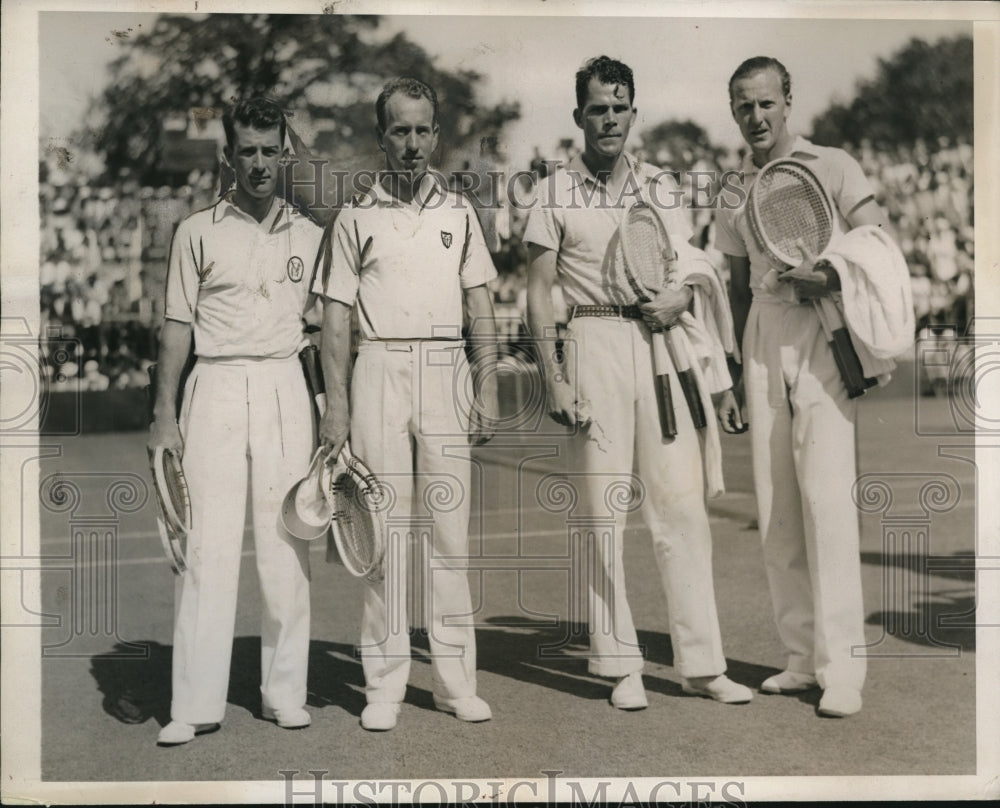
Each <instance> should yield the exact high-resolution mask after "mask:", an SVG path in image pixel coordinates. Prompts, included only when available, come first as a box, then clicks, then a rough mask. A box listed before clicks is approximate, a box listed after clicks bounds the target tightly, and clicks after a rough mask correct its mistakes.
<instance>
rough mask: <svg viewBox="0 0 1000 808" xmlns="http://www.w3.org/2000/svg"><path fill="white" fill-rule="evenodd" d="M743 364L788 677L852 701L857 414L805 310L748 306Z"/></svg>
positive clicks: (858, 625)
mask: <svg viewBox="0 0 1000 808" xmlns="http://www.w3.org/2000/svg"><path fill="white" fill-rule="evenodd" d="M743 355H744V360H743V361H744V365H745V369H744V375H745V378H746V394H747V406H748V416H749V420H750V434H751V439H752V440H751V446H752V448H753V472H754V485H755V487H756V490H757V507H758V512H759V521H760V534H761V538H762V540H763V542H764V562H765V566H766V569H767V577H768V583H769V585H770V588H771V600H772V602H773V605H774V615H775V620H776V622H777V626H778V633H779V635H780V637H781V640H782V642H783V643H784V645H785V648H786V649H787V650H788V663H787V665H788V669H789V670H792V671H796V672H798V673H810V674H811V673H815V675H816V676H817V678H818V679H819V683H820V685H821V686H822V687H829V686H832V685H839V686H846V687H853V688H856V689H859V690H860V689H861V686H862V684H863V683H864V680H865V659H864V657H863V656H861V655H859V656H854V655H853V654H852V648H854V647H855V646H858V647H859V654H862V653H863V651H861V650H860V646H863V645H864V642H865V634H864V609H863V605H862V596H861V559H860V554H859V541H860V536H859V524H858V513H857V509H856V508H855V505H854V502H853V501H852V499H851V487H852V485H853V484H854V480H855V477H856V458H855V436H854V422H855V416H856V411H857V407H856V406H855V402H854V401H853V400H851V399H849V398H848V397H847V391H846V389H845V388H844V384H843V382H842V381H841V378H840V373H839V371H838V369H837V365H836V362H835V360H834V358H833V353H832V351H831V350H830V348H829V346H828V345H827V341H826V337H825V335H824V333H823V330H822V327H821V325H820V322H819V319H818V317H817V316H816V312H815V310H814V309H813V307H812V305H810V304H804V305H790V304H782V303H766V304H765V303H754V305H753V306H752V307H751V309H750V316H749V318H748V320H747V327H746V333H745V336H744V340H743Z"/></svg>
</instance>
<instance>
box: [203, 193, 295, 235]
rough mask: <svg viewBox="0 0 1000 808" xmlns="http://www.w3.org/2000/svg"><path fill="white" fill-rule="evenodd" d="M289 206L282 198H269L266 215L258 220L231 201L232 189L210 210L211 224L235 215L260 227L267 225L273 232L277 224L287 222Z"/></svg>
mask: <svg viewBox="0 0 1000 808" xmlns="http://www.w3.org/2000/svg"><path fill="white" fill-rule="evenodd" d="M289 208H290V206H289V205H288V204H287V203H286V202H285V200H284V199H282V198H281V197H279V196H275V197H274V199H273V200H271V208H270V209H269V210H268V212H267V215H266V216H265V217H264V219H263V221H260V222H258V221H257V220H256V219H255V218H254V217H253V216H251V215H250V214H249V213H247V212H246V211H245V210H243V209H241V208H240V207H238V206H237V205H236V204H235V203H234V202H233V191H230V192H229V193H228V194H226V195H225V196H224V197H222V199H220V200H219V201H218V202H217V203H216V205H215V209H214V210H213V211H212V224H216V223H218V222H221V221H222V220H223V219H225V218H226V217H227V216H235V217H236V218H238V219H246V220H247V221H250V222H253V223H254V224H255V225H258V226H260V227H267V228H268V232H269V233H273V232H274V231H275V230H276V229H277V228H278V227H279V226H282V225H284V224H287V223H288V221H289V219H290V216H291V210H289Z"/></svg>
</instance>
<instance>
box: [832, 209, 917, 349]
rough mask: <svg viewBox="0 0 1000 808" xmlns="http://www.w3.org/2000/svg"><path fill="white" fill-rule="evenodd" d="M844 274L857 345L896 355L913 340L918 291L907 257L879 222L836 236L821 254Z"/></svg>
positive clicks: (845, 299) (845, 302) (847, 307)
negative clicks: (913, 289) (914, 288)
mask: <svg viewBox="0 0 1000 808" xmlns="http://www.w3.org/2000/svg"><path fill="white" fill-rule="evenodd" d="M821 257H822V258H825V259H826V260H827V261H829V262H830V264H831V265H832V266H833V268H834V269H835V270H836V271H837V275H838V276H840V288H841V302H842V304H843V311H844V321H845V322H846V323H847V327H848V330H849V331H850V332H851V338H852V340H853V341H854V347H855V349H856V350H857V351H858V356H859V358H862V364H863V363H864V362H863V357H862V353H863V351H862V346H864V348H865V349H867V351H868V352H870V354H871V356H872V357H874V358H875V359H881V360H891V359H892V358H893V357H895V356H898V355H899V354H900V353H902V352H903V351H905V350H906V349H907V348H908V347H910V346H911V345H912V344H913V335H914V319H913V294H912V290H911V287H910V273H909V270H908V269H907V267H906V259H905V258H903V253H902V252H901V251H900V249H899V247H898V246H897V245H896V242H895V241H893V239H892V237H891V236H889V234H888V233H885V232H883V230H882V229H881V228H879V227H875V226H873V225H864V226H862V227H856V228H854V229H853V230H851V231H850V232H848V233H843V234H841V235H839V236H837V237H836V238H835V239H834V240H833V241H831V242H830V246H829V247H827V249H826V251H825V252H824V253H823V255H822V256H821Z"/></svg>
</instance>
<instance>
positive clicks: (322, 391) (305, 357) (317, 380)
mask: <svg viewBox="0 0 1000 808" xmlns="http://www.w3.org/2000/svg"><path fill="white" fill-rule="evenodd" d="M299 362H300V363H301V365H302V373H303V375H305V377H306V387H307V388H308V389H309V395H310V396H311V397H312V400H313V404H315V405H316V412H318V413H319V417H320V418H322V417H323V413H324V412H326V385H325V383H324V381H323V366H322V364H321V363H320V359H319V348H317V347H316V346H315V345H307V346H306V347H305V348H303V349H302V350H301V351H299Z"/></svg>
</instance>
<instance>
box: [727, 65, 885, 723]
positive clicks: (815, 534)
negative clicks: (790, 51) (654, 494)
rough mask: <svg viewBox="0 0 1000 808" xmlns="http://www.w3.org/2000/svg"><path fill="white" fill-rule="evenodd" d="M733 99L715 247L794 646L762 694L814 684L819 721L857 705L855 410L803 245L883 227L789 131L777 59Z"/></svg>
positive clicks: (815, 271)
mask: <svg viewBox="0 0 1000 808" xmlns="http://www.w3.org/2000/svg"><path fill="white" fill-rule="evenodd" d="M729 99H730V106H731V111H732V115H733V118H734V119H735V120H736V123H737V124H738V125H739V128H740V132H741V133H742V135H743V138H744V140H745V141H746V143H747V145H748V146H749V147H750V153H749V154H748V155H747V157H746V160H745V162H744V165H743V167H742V169H743V172H744V190H745V191H748V192H749V194H750V196H751V203H748V204H745V205H743V206H741V207H740V208H739V209H736V210H731V209H720V210H719V212H718V215H717V220H716V221H717V224H718V226H717V235H716V246H717V247H718V249H719V250H721V251H722V252H723V253H725V254H726V255H727V257H728V262H729V269H730V275H731V287H730V299H731V304H732V309H733V320H734V325H735V330H736V338H737V341H738V343H740V344H741V345H742V348H743V368H744V370H743V378H742V384H743V385H745V390H746V399H747V407H748V415H749V419H748V420H749V423H750V425H751V430H750V431H751V436H752V449H753V470H754V484H755V488H756V494H757V506H758V514H759V524H760V531H761V538H762V541H763V545H764V559H765V566H766V569H767V576H768V583H769V586H770V590H771V598H772V601H773V606H774V614H775V619H776V622H777V627H778V633H779V635H780V637H781V640H782V642H783V643H784V645H785V647H786V649H787V651H788V660H787V664H786V669H785V670H784V671H782V672H781V673H778V674H776V675H774V676H771V677H770V678H768V679H767V680H765V681H764V682H763V684H762V685H761V690H762V691H764V692H766V693H795V692H800V691H803V690H808V689H810V688H815V687H817V686H819V687H821V688H823V696H822V698H821V700H820V703H819V712H820V713H821V714H823V715H827V716H837V717H840V716H847V715H851V714H853V713H856V712H858V711H859V710H860V709H861V689H862V685H863V684H864V680H865V673H866V665H865V658H864V656H863V653H864V652H863V650H862V648H863V646H864V644H865V634H864V610H863V605H862V592H861V568H860V557H859V540H860V537H859V525H858V518H857V511H856V508H855V506H854V503H853V501H852V499H851V487H852V485H853V483H854V480H855V477H856V457H855V417H856V405H855V402H854V399H853V398H851V397H850V396H849V393H848V389H847V387H845V379H847V376H846V375H844V367H843V365H842V363H843V362H845V361H848V360H849V359H850V357H847V358H846V359H845V357H844V356H842V355H840V352H839V351H838V350H834V349H835V348H838V347H842V346H838V345H837V343H836V341H834V340H832V334H830V333H828V330H829V321H828V319H827V318H826V316H825V315H824V313H823V312H824V307H828V306H829V301H830V295H831V294H832V293H833V292H835V291H836V290H837V289H839V280H838V276H837V273H836V272H835V271H834V269H833V268H832V266H830V265H829V264H828V263H826V262H824V261H817V260H816V255H815V254H814V251H818V250H817V248H815V247H814V248H813V249H810V248H809V247H808V244H809V239H810V238H812V237H813V236H814V233H813V229H814V228H821V227H824V226H825V227H826V228H827V229H828V231H829V230H832V231H833V232H836V231H837V230H840V231H842V232H846V231H848V230H851V229H853V228H858V227H861V226H864V225H873V226H876V227H880V228H886V227H888V222H887V221H886V219H885V216H884V215H883V213H882V211H881V210H880V209H879V207H878V205H877V204H876V202H875V200H874V194H873V191H872V188H871V186H870V185H869V183H868V181H867V180H866V179H865V177H864V174H863V173H862V171H861V167H860V166H859V165H858V164H857V163H856V162H855V161H854V160H853V158H851V157H850V156H849V155H848V154H847V153H846V152H844V151H842V150H840V149H833V148H825V147H821V146H816V145H814V144H813V143H810V142H809V141H808V140H806V139H804V138H802V137H796V136H794V135H793V134H792V133H791V132H789V130H788V128H787V119H788V115H789V112H790V110H791V102H792V95H791V79H790V77H789V75H788V71H787V70H786V69H785V67H784V66H783V65H782V64H781V63H780V62H778V61H777V60H775V59H772V58H769V57H755V58H752V59H748V60H747V61H745V62H744V63H743V64H741V65H740V66H739V67H738V68H737V69H736V71H735V72H734V73H733V75H732V78H731V79H730V82H729ZM778 158H793V160H794V161H797V163H798V164H799V165H798V167H797V166H796V163H791V164H790V165H791V170H790V173H789V174H788V176H789V177H790V178H792V179H789V180H788V183H787V185H786V186H785V187H784V188H782V189H780V190H778V191H777V192H776V194H775V195H771V196H770V200H769V202H770V203H771V209H772V210H774V211H776V214H774V215H775V216H776V218H775V219H774V220H773V221H772V222H768V221H767V218H768V215H771V214H770V213H768V214H765V215H761V216H759V217H757V218H754V217H753V216H752V215H751V214H750V212H749V210H748V209H749V208H751V207H753V206H754V205H756V204H758V203H759V202H762V200H758V198H757V197H756V196H754V194H755V193H757V192H759V193H760V195H761V196H763V194H764V191H763V188H764V187H765V185H764V184H763V183H761V187H760V188H755V187H754V185H755V182H757V180H759V179H760V178H761V177H762V176H764V175H765V174H769V172H770V169H771V167H769V169H768V171H763V172H762V171H761V169H762V168H764V166H766V165H768V164H769V163H772V161H775V160H776V159H778ZM773 165H776V164H773ZM803 166H804V167H803ZM793 175H794V177H793ZM811 176H815V178H817V182H818V184H819V185H820V186H822V189H821V192H820V193H819V194H815V193H813V194H812V195H810V194H809V193H805V194H802V197H803V199H805V200H806V201H805V202H804V203H799V202H796V203H794V204H790V205H789V206H788V207H789V209H787V210H784V211H782V210H781V202H782V196H784V197H785V199H789V200H790V199H791V198H792V197H793V195H795V194H797V193H798V190H799V189H797V188H796V183H797V182H800V181H801V182H802V183H804V185H805V186H808V185H809V184H810V183H809V178H810V177H811ZM803 178H805V179H803ZM822 191H825V195H826V196H828V198H829V199H830V200H831V202H832V205H830V208H831V212H830V213H829V214H827V218H829V217H831V216H832V217H833V219H834V220H833V221H831V222H826V223H825V225H824V223H823V221H822V220H823V218H824V216H823V202H824V199H823V193H822ZM751 219H753V221H751ZM789 222H796V223H797V224H796V226H797V227H801V228H802V233H801V239H798V240H795V239H793V242H794V243H797V244H798V245H799V248H798V249H797V250H795V252H796V254H797V255H798V256H800V257H799V259H798V260H799V261H801V263H798V265H797V266H794V267H792V268H788V267H787V266H782V265H781V262H779V261H777V260H776V258H775V257H774V253H775V249H774V248H773V245H772V244H771V240H770V239H769V235H768V234H769V232H772V231H773V228H775V227H778V228H780V227H787V225H788V223H789ZM755 228H756V230H757V232H755ZM761 231H766V232H761ZM807 231H808V232H807ZM792 235H793V236H794V234H792ZM792 263H795V259H793V260H792ZM783 270H786V271H783ZM782 271H783V272H782ZM778 273H781V274H778ZM775 277H777V282H776V283H775V282H773V279H774V278H775ZM814 301H816V302H818V303H819V305H816V304H814ZM831 346H832V347H831ZM738 389H739V388H738ZM852 395H857V391H852ZM718 415H719V419H720V421H721V422H722V425H723V429H725V430H727V431H730V432H732V431H736V430H735V425H736V424H737V423H740V415H739V406H738V402H737V401H736V398H735V397H734V396H732V395H729V396H726V397H725V398H724V399H723V401H722V402H721V405H720V408H719V413H718Z"/></svg>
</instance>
